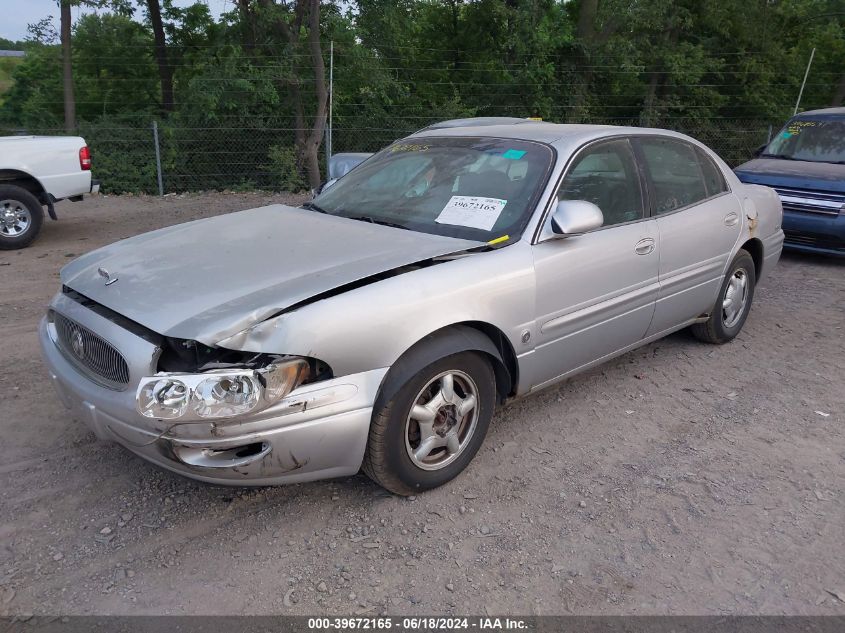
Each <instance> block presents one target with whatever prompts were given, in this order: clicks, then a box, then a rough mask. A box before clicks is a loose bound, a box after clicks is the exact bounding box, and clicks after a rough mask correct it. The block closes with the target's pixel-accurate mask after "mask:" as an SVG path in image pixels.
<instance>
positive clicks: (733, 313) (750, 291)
mask: <svg viewBox="0 0 845 633" xmlns="http://www.w3.org/2000/svg"><path fill="white" fill-rule="evenodd" d="M756 284H757V275H756V271H755V269H754V259H752V257H751V255H750V254H749V253H748V251H746V250H740V251H739V252H738V253H737V254H736V257H735V258H734V260H733V262H731V265H730V268H728V273H727V275H725V279H724V281H723V282H722V287H721V288H720V289H719V296H718V298H717V299H716V303H715V305H714V306H713V309H712V310H711V312H710V318H709V319H707V321H705V322H704V323H696V324H695V325H693V326H692V327H691V328H690V329H691V330H692V333H693V335H694V336H695V337H696V338H697V339H699V340H700V341H704V342H705V343H711V344H714V345H722V344H723V343H727V342H728V341H732V340H733V339H734V338H735V337H736V335H737V334H739V332H740V330H742V326H743V325H744V324H745V319H747V318H748V313H749V312H750V311H751V302H752V301H753V300H754V286H755V285H756Z"/></svg>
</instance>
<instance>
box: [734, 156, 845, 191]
mask: <svg viewBox="0 0 845 633" xmlns="http://www.w3.org/2000/svg"><path fill="white" fill-rule="evenodd" d="M734 173H735V174H736V175H737V177H738V178H739V179H740V180H741V181H742V182H747V183H750V184H755V185H766V186H768V187H785V188H795V189H809V190H811V191H812V190H816V191H832V192H839V193H845V165H836V164H834V163H820V162H812V161H804V160H785V159H783V158H755V159H754V160H750V161H748V162H747V163H743V164H742V165H740V166H739V167H736V168H734Z"/></svg>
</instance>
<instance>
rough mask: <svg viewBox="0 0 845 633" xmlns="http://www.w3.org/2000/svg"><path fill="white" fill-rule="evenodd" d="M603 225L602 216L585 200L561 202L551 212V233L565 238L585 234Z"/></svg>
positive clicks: (599, 211)
mask: <svg viewBox="0 0 845 633" xmlns="http://www.w3.org/2000/svg"><path fill="white" fill-rule="evenodd" d="M602 224H604V215H603V214H602V212H601V209H599V208H598V207H597V206H596V205H594V204H593V203H592V202H587V201H586V200H561V201H560V202H558V203H557V207H556V208H555V210H554V211H553V212H552V231H553V232H554V233H555V235H560V236H564V237H565V236H567V235H578V234H579V233H586V232H587V231H592V230H593V229H597V228H599V227H600V226H601V225H602Z"/></svg>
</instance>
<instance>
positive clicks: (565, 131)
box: [411, 119, 684, 144]
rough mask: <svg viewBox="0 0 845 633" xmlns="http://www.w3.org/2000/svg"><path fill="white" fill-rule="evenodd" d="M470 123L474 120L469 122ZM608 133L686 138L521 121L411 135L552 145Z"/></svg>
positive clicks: (610, 127) (617, 128)
mask: <svg viewBox="0 0 845 633" xmlns="http://www.w3.org/2000/svg"><path fill="white" fill-rule="evenodd" d="M468 121H472V120H471V119H468ZM609 134H665V135H668V136H676V137H683V136H684V135H683V134H680V133H678V132H672V131H670V130H660V129H652V128H642V127H622V126H617V125H591V124H581V123H546V122H544V121H520V122H518V123H510V124H504V125H489V124H487V123H484V124H479V125H472V124H471V123H469V124H467V125H463V126H460V127H442V128H438V127H429V128H425V129H423V130H420V131H419V132H415V133H414V134H411V137H417V138H419V137H427V136H487V137H494V138H512V139H520V140H525V141H538V142H540V143H548V144H553V143H555V142H556V141H561V140H563V141H566V142H568V143H569V142H577V143H581V142H586V141H589V140H591V139H594V138H599V137H602V136H607V135H609Z"/></svg>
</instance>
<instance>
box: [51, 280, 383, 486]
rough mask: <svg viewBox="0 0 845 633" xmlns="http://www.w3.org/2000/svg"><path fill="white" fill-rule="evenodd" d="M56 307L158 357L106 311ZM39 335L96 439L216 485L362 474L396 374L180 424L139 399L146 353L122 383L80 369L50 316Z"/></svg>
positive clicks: (124, 346)
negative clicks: (155, 415)
mask: <svg viewBox="0 0 845 633" xmlns="http://www.w3.org/2000/svg"><path fill="white" fill-rule="evenodd" d="M52 308H53V309H54V310H56V311H58V312H60V313H61V314H64V315H65V316H67V317H68V318H71V319H74V320H75V321H77V322H80V324H81V325H83V326H84V327H87V328H89V329H90V330H93V331H94V332H97V333H99V334H101V335H103V336H105V337H106V338H107V340H109V341H110V342H111V343H113V344H114V345H115V346H117V347H118V348H119V349H120V350H121V351H122V352H124V354H125V355H126V356H127V357H128V358H132V355H131V353H126V350H129V351H133V352H135V356H134V357H135V358H139V357H140V358H142V359H143V358H147V362H148V361H149V358H152V357H150V356H149V354H148V353H147V351H143V350H144V348H145V346H149V345H150V344H149V343H147V342H146V341H143V340H141V339H140V338H138V337H136V336H135V335H134V334H133V333H131V332H128V331H126V330H123V329H122V328H119V327H118V326H117V325H115V324H114V323H112V322H111V321H109V320H108V319H106V318H105V317H103V316H100V315H98V314H96V313H94V312H92V311H89V310H86V309H84V308H82V307H81V306H79V305H77V304H74V303H73V302H69V300H67V299H65V298H63V297H61V296H58V297H57V298H56V299H55V300H54V302H53V305H52ZM110 334H111V335H110ZM118 334H119V336H118ZM39 339H40V342H41V349H42V353H43V355H44V358H45V360H46V362H47V366H48V369H49V372H50V376H51V378H52V382H53V385H54V387H55V388H56V391H57V392H58V394H59V397H60V399H61V400H62V402H63V403H64V405H65V406H66V407H67V408H69V409H71V410H73V411H74V412H75V414H76V415H77V417H79V418H80V419H81V420H82V421H83V422H84V423H85V424H86V425H87V426H88V427H89V428H90V429H91V430H92V431H93V432H94V433H95V434H96V435H97V437H99V438H101V439H104V440H111V441H114V442H117V443H119V444H121V445H122V446H124V447H126V448H127V449H129V450H130V451H132V452H133V453H135V454H136V455H138V456H140V457H142V458H144V459H146V460H149V461H151V462H153V463H155V464H157V465H159V466H161V467H163V468H166V469H168V470H172V471H175V472H177V473H180V474H182V475H185V476H187V477H190V478H193V479H198V480H200V481H205V482H209V483H215V484H226V485H241V486H243V485H246V486H257V485H273V484H284V483H296V482H304V481H313V480H316V479H326V478H331V477H343V476H348V475H352V474H355V473H356V472H357V471H358V470H359V468H360V466H361V462H362V460H363V456H364V449H365V447H366V443H367V435H368V433H369V427H370V418H371V416H372V407H373V402H374V401H375V398H376V394H377V392H378V389H379V386H380V384H381V381H382V379H383V378H384V375H385V374H386V372H387V368H384V369H377V370H372V371H368V372H363V373H359V374H353V375H348V376H343V377H341V378H334V379H331V380H326V381H322V382H317V383H311V384H306V385H303V386H301V387H299V388H298V389H295V390H294V391H292V392H291V393H290V394H288V396H287V397H285V398H284V399H283V400H281V401H280V402H278V403H276V404H275V405H273V406H272V407H270V408H269V409H265V410H263V411H261V412H259V413H257V414H255V415H254V416H245V417H244V418H237V419H232V420H225V419H224V420H215V421H198V422H196V421H195V422H180V423H174V421H168V420H155V419H149V418H145V417H143V416H141V415H140V414H139V413H138V411H137V409H136V407H135V389H134V387H133V386H132V385H136V384H137V380H138V379H139V376H138V375H135V374H141V373H144V371H145V370H146V369H148V367H146V368H145V367H144V362H145V361H143V360H141V361H140V362H139V363H138V364H137V365H135V364H133V363H132V362H130V379H131V382H130V387H129V388H127V389H126V390H124V391H117V390H115V389H110V388H107V387H104V386H100V385H98V384H96V383H95V382H93V381H92V380H91V379H90V378H89V377H87V376H85V375H83V373H81V372H80V370H79V369H78V368H77V366H76V365H75V364H74V363H72V362H71V361H70V360H69V359H68V358H67V357H66V355H65V353H63V352H62V351H61V350H60V348H59V347H58V346H57V345H56V343H55V340H56V333H55V328H54V326H53V324H52V323H51V322H50V321H49V319H48V318H46V317H45V318H44V319H43V320H42V321H41V324H40V327H39ZM133 339H137V340H133ZM139 352H140V353H139ZM145 354H147V355H146V356H145Z"/></svg>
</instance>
